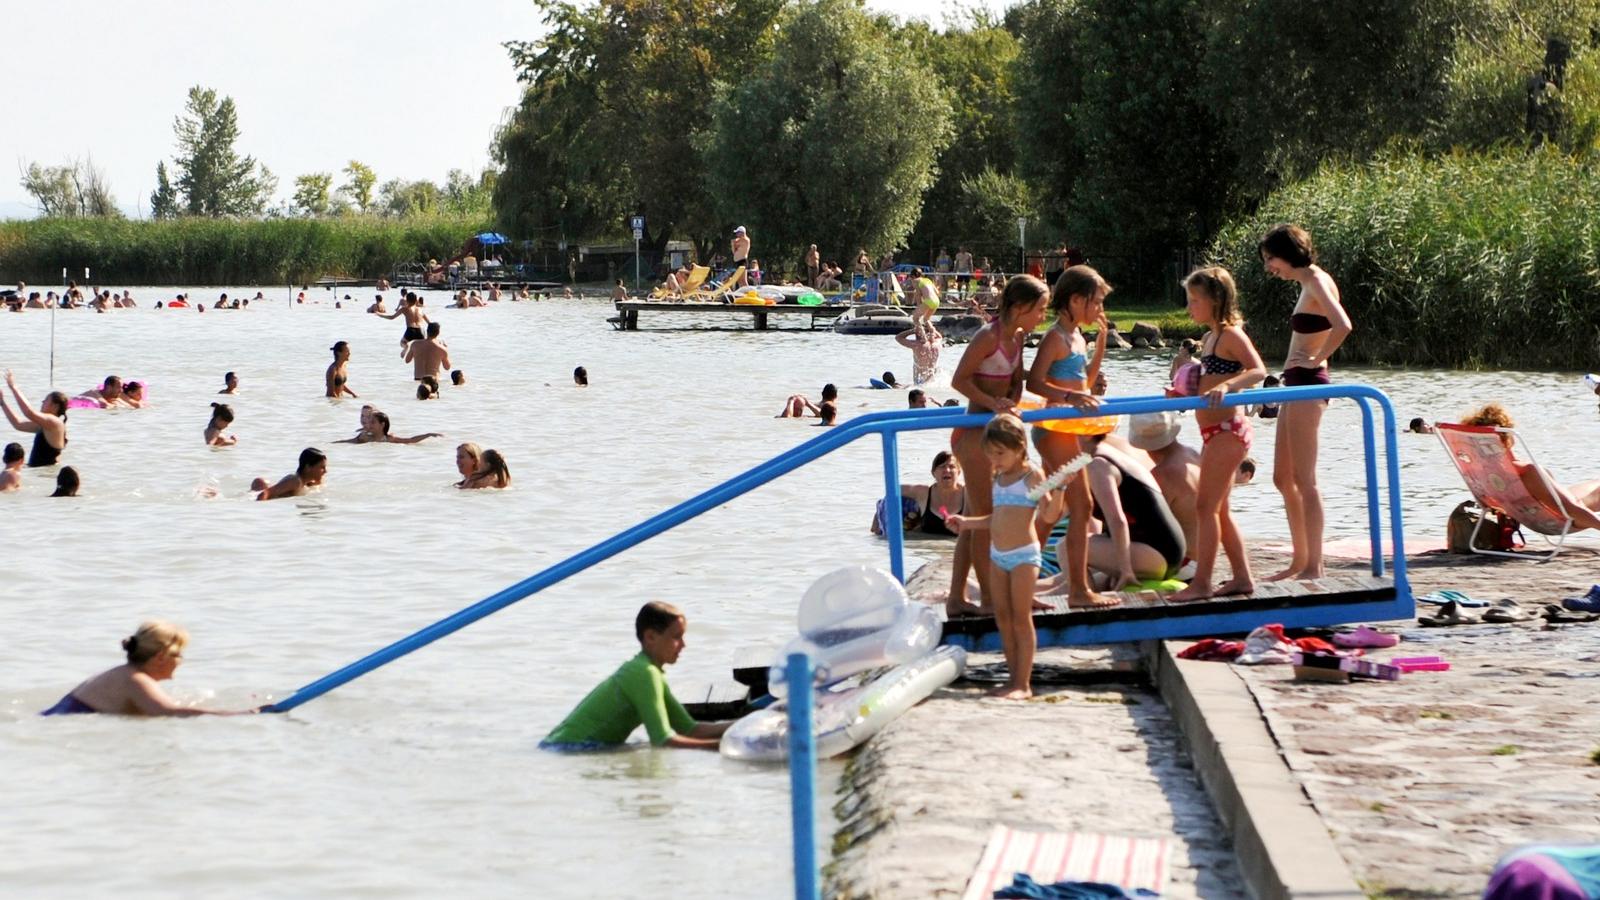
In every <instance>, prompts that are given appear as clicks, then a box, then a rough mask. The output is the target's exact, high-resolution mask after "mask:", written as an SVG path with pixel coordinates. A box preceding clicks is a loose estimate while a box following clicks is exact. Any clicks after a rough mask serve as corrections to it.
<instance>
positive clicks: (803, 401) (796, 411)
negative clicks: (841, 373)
mask: <svg viewBox="0 0 1600 900" xmlns="http://www.w3.org/2000/svg"><path fill="white" fill-rule="evenodd" d="M838 401H839V389H838V388H837V387H834V385H833V382H831V381H830V382H828V383H827V384H825V385H823V386H822V403H833V404H835V405H837V404H838ZM820 415H822V404H820V403H812V402H811V398H810V397H807V396H806V395H805V394H790V395H789V399H787V400H785V401H783V412H781V413H778V414H777V415H776V416H773V418H775V419H800V418H804V417H806V416H820Z"/></svg>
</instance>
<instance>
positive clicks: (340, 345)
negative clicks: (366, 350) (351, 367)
mask: <svg viewBox="0 0 1600 900" xmlns="http://www.w3.org/2000/svg"><path fill="white" fill-rule="evenodd" d="M328 349H329V350H332V351H333V355H334V357H335V358H338V356H339V351H340V350H348V349H350V342H349V341H335V342H334V345H333V346H332V347H329V348H328Z"/></svg>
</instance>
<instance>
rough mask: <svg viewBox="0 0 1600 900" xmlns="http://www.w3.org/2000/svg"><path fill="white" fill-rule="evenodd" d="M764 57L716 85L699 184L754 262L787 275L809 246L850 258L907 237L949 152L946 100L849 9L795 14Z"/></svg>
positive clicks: (874, 25) (929, 77)
mask: <svg viewBox="0 0 1600 900" xmlns="http://www.w3.org/2000/svg"><path fill="white" fill-rule="evenodd" d="M780 33H781V35H782V37H781V40H780V41H779V42H778V48H777V50H776V51H775V52H774V54H773V56H772V57H771V59H769V60H768V61H766V62H765V63H764V64H762V65H760V66H758V67H757V68H756V70H755V71H754V72H752V73H751V74H750V75H749V76H748V77H746V78H745V79H743V80H742V81H740V82H738V83H736V84H733V85H731V86H724V87H723V88H722V89H721V90H720V91H719V95H718V99H717V101H716V103H715V104H714V106H713V109H712V134H711V138H710V141H709V144H708V146H707V152H706V162H707V165H708V166H709V169H708V171H707V173H706V180H707V183H708V186H709V187H710V189H711V193H712V196H714V197H715V198H716V199H717V201H718V211H719V213H720V215H721V218H722V220H723V221H724V222H734V221H737V222H738V223H739V224H743V225H747V226H749V228H750V231H751V235H752V238H753V239H754V242H755V244H754V248H753V251H752V252H753V253H754V255H755V256H756V257H757V258H761V259H766V260H769V261H770V262H775V263H777V266H778V267H779V268H793V267H795V266H797V265H798V263H799V255H800V253H801V251H802V250H803V249H804V248H805V246H806V245H807V244H817V245H818V246H819V248H821V249H822V252H823V255H824V256H831V257H837V258H840V259H846V258H849V259H853V258H854V253H855V251H856V249H857V248H860V247H865V248H867V249H868V250H871V251H874V252H876V251H879V250H883V249H887V248H891V247H897V246H899V245H901V243H902V242H903V241H904V240H905V239H906V236H907V235H908V234H910V232H911V228H912V226H914V225H915V224H916V222H917V216H918V213H919V212H920V211H921V209H922V197H923V194H924V193H925V192H926V191H927V190H928V188H929V187H930V186H931V185H932V184H933V181H934V177H935V175H936V172H937V170H936V166H935V162H936V161H937V159H938V157H939V153H940V152H941V151H942V150H944V148H945V147H946V146H947V145H948V144H949V143H950V138H951V125H950V98H949V96H948V95H947V93H946V92H945V90H944V88H943V87H942V86H941V85H940V83H939V79H938V76H936V75H935V74H934V72H933V70H932V69H930V68H929V67H928V66H927V65H926V64H924V63H923V62H922V61H921V60H919V59H916V58H914V57H907V56H904V55H902V54H900V53H897V52H896V49H895V46H894V45H893V44H892V43H891V36H890V35H889V33H888V32H887V30H886V28H885V26H884V24H883V23H882V22H880V21H878V20H874V19H872V18H871V17H869V16H867V15H866V14H865V13H863V12H862V11H861V8H860V7H859V5H858V4H856V3H855V2H852V0H818V2H810V3H801V4H798V5H796V6H795V7H793V8H792V9H791V10H790V12H789V13H788V15H787V16H786V17H785V19H784V21H783V23H782V26H781V29H780Z"/></svg>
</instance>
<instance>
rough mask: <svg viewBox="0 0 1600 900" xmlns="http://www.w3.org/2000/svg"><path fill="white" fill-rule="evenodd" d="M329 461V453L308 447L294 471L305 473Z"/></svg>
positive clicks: (386, 430) (298, 473) (297, 473)
mask: <svg viewBox="0 0 1600 900" xmlns="http://www.w3.org/2000/svg"><path fill="white" fill-rule="evenodd" d="M378 415H382V413H378ZM384 431H385V432H386V433H387V432H388V429H387V428H386V429H384ZM327 461H328V456H327V454H325V453H323V452H322V451H321V450H318V449H317V448H315V447H307V448H305V449H304V450H301V451H300V464H299V465H297V466H295V469H294V473H295V474H296V475H304V474H305V472H306V470H307V469H309V468H311V467H312V466H314V465H317V464H318V463H325V462H327Z"/></svg>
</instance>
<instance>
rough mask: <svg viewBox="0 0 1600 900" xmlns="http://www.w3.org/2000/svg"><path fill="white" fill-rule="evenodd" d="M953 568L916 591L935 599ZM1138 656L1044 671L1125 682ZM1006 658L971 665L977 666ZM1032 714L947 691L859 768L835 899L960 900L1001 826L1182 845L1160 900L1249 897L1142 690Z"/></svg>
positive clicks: (1183, 758)
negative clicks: (1103, 673)
mask: <svg viewBox="0 0 1600 900" xmlns="http://www.w3.org/2000/svg"><path fill="white" fill-rule="evenodd" d="M948 573H949V569H948V565H947V563H944V562H935V563H931V564H929V565H928V566H926V567H924V569H923V570H922V571H920V572H918V573H917V574H916V576H914V577H913V578H912V579H911V581H910V584H909V587H910V589H911V590H912V592H913V593H914V594H919V595H920V594H925V593H927V592H929V591H932V592H934V593H938V592H939V591H942V587H943V585H944V584H946V583H947V582H948V577H949V576H948ZM1137 654H1138V648H1137V647H1135V646H1134V645H1123V646H1121V647H1119V648H1116V649H1114V650H1112V649H1075V650H1047V651H1043V652H1041V653H1040V656H1039V660H1038V663H1039V668H1040V669H1041V670H1046V669H1050V668H1053V667H1070V668H1074V669H1083V668H1093V669H1101V670H1109V669H1114V668H1120V669H1123V670H1126V669H1127V668H1129V667H1130V666H1132V665H1134V664H1135V662H1136V660H1137ZM998 661H999V656H998V655H997V654H973V655H972V657H971V663H972V665H973V666H982V665H985V664H993V663H996V662H998ZM1036 691H1038V696H1036V697H1035V698H1034V699H1033V700H1032V701H1031V702H1028V703H1015V702H1009V701H1002V700H992V699H988V698H985V697H984V696H983V688H982V687H981V686H968V685H964V684H963V685H957V686H956V687H954V688H951V689H948V690H945V691H941V692H940V693H938V694H936V695H934V696H933V697H932V698H930V699H929V700H928V701H927V702H925V703H923V704H922V705H920V706H918V707H916V708H915V709H913V710H911V711H910V712H909V713H907V714H906V715H904V716H902V717H901V718H900V719H898V720H896V721H895V722H894V723H893V724H891V725H890V726H889V727H888V728H886V729H885V730H884V731H883V732H882V733H880V734H879V735H878V736H877V737H876V738H874V739H873V740H872V741H871V742H870V743H869V744H868V745H867V746H866V747H865V748H863V749H862V750H861V751H860V752H859V753H858V754H857V755H856V756H855V757H854V758H853V759H852V760H851V761H850V763H849V765H848V767H847V769H846V772H845V775H844V778H843V779H842V781H841V784H840V797H841V799H840V801H839V804H838V808H837V810H836V812H837V815H838V818H839V820H840V823H841V825H840V829H839V831H838V833H837V835H836V838H835V841H834V853H835V856H834V861H833V863H832V864H831V865H830V866H829V868H828V873H827V887H826V891H825V895H826V896H830V897H875V898H897V897H904V898H926V897H959V896H960V895H961V893H962V891H963V890H964V889H965V887H966V883H967V879H968V876H970V875H971V873H972V870H973V868H974V866H976V865H977V863H978V859H979V856H980V854H981V853H982V850H983V845H984V842H985V841H986V840H987V839H988V836H989V832H990V829H991V828H992V827H993V825H994V824H995V823H1004V824H1007V825H1011V826H1014V827H1019V828H1029V829H1035V830H1055V831H1089V832H1103V833H1108V834H1121V835H1130V836H1136V837H1162V836H1168V837H1171V838H1172V839H1173V846H1174V849H1173V853H1172V864H1173V882H1172V885H1171V887H1170V889H1169V890H1168V892H1167V893H1166V894H1164V895H1163V896H1167V897H1176V898H1190V897H1203V898H1235V897H1243V896H1244V892H1243V888H1242V887H1241V885H1240V882H1239V876H1238V872H1237V869H1236V866H1235V863H1234V858H1233V850H1232V848H1231V846H1230V845H1229V843H1228V840H1227V838H1226V836H1225V834H1224V832H1223V829H1222V826H1221V824H1220V823H1219V822H1218V820H1217V818H1216V816H1215V815H1214V814H1213V812H1212V810H1211V805H1210V803H1209V801H1208V800H1207V798H1206V795H1205V792H1204V791H1203V790H1202V788H1201V787H1200V784H1199V781H1198V779H1197V778H1196V775H1195V772H1194V769H1193V767H1192V765H1191V763H1190V761H1189V759H1188V756H1187V755H1186V754H1185V752H1184V751H1183V747H1182V737H1181V735H1180V734H1179V732H1178V729H1177V727H1176V725H1175V724H1174V723H1173V721H1172V719H1171V717H1170V716H1169V715H1168V713H1167V709H1166V707H1165V706H1164V705H1163V704H1162V702H1161V699H1160V697H1158V696H1157V695H1156V694H1155V693H1153V692H1152V691H1149V690H1147V689H1145V688H1143V687H1139V686H1129V685H1120V684H1111V685H1094V686H1070V687H1069V686H1049V685H1044V686H1038V687H1036Z"/></svg>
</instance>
